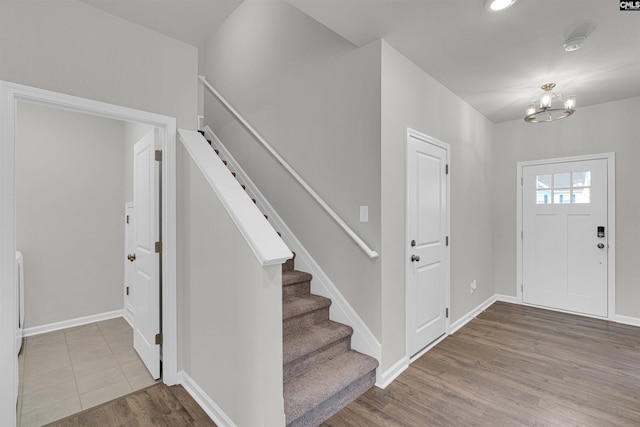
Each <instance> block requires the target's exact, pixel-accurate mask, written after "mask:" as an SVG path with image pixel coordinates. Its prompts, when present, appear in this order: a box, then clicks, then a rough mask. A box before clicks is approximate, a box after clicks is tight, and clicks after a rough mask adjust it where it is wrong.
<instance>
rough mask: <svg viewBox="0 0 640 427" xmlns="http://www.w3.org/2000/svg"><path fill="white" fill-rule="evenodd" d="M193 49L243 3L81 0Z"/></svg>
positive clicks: (235, 0)
mask: <svg viewBox="0 0 640 427" xmlns="http://www.w3.org/2000/svg"><path fill="white" fill-rule="evenodd" d="M79 1H81V2H82V3H86V4H88V5H90V6H93V7H95V8H98V9H101V10H103V11H105V12H107V13H110V14H112V15H115V16H119V17H120V18H123V19H126V20H127V21H131V22H134V23H136V24H138V25H141V26H143V27H146V28H149V29H151V30H154V31H156V32H158V33H160V34H164V35H166V36H169V37H171V38H174V39H176V40H180V41H181V42H184V43H187V44H190V45H192V46H196V47H197V46H200V45H201V44H202V42H204V41H205V40H206V39H207V38H208V37H209V36H210V35H211V34H213V32H214V31H215V29H216V28H217V27H218V25H220V24H222V22H224V20H225V19H227V17H228V16H229V15H231V13H233V11H234V10H236V8H237V7H238V6H240V4H241V3H242V0H79Z"/></svg>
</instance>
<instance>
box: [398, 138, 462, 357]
mask: <svg viewBox="0 0 640 427" xmlns="http://www.w3.org/2000/svg"><path fill="white" fill-rule="evenodd" d="M411 137H413V138H415V139H418V140H421V141H422V142H424V143H426V144H432V145H435V146H437V147H440V148H442V149H443V150H445V151H446V152H447V165H450V164H451V146H450V145H449V144H447V143H446V142H443V141H440V140H439V139H436V138H433V137H431V136H429V135H426V134H424V133H422V132H419V131H417V130H414V129H411V128H409V127H407V136H406V140H405V144H404V150H405V152H404V162H405V163H404V166H405V185H404V198H405V230H404V234H405V239H404V242H405V252H404V256H405V258H404V262H405V281H404V294H405V310H404V311H405V331H404V334H405V335H404V339H405V354H406V357H409V358H411V359H410V361H411V362H413V361H414V360H417V359H418V358H420V357H421V356H422V355H423V354H425V353H426V352H427V351H429V350H430V349H431V348H433V347H434V346H435V345H436V344H438V343H439V342H440V341H442V340H443V339H444V338H446V337H447V336H448V335H449V329H450V327H451V245H448V246H447V247H446V252H445V256H446V257H447V269H446V274H445V276H446V277H445V280H446V284H445V287H446V289H445V300H446V301H445V305H446V307H447V308H448V309H449V316H447V318H446V319H445V328H444V334H443V335H442V336H441V337H439V338H437V339H436V340H435V341H433V342H431V343H429V344H428V345H427V346H426V347H425V348H424V349H422V350H420V351H419V352H418V353H416V354H415V355H413V356H412V355H411V354H410V350H409V303H410V301H409V298H408V292H407V287H408V282H409V277H410V275H411V271H412V270H411V268H412V266H411V262H409V259H410V257H411V246H409V244H408V242H410V241H411V236H410V235H409V168H408V167H407V162H408V160H409V157H408V156H409V138H411ZM446 176H447V178H446V179H447V214H446V218H445V222H446V225H445V228H446V234H447V236H451V229H450V227H451V180H450V179H449V178H448V177H449V175H448V174H447V175H446Z"/></svg>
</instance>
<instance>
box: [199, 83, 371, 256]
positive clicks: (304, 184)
mask: <svg viewBox="0 0 640 427" xmlns="http://www.w3.org/2000/svg"><path fill="white" fill-rule="evenodd" d="M199 79H200V81H201V82H202V83H203V84H204V85H205V87H206V88H207V89H209V91H211V93H213V94H214V95H215V96H216V98H218V100H219V101H220V102H222V104H223V105H224V106H225V107H226V108H227V109H228V110H229V111H230V112H231V113H232V114H233V115H234V116H235V117H236V119H238V121H239V122H240V123H242V125H243V126H244V127H245V128H246V129H247V130H248V131H249V132H251V134H252V135H253V136H254V137H255V138H256V139H257V140H258V142H260V144H262V146H263V147H264V148H265V149H266V150H267V151H268V152H269V153H270V154H271V155H272V156H273V158H274V159H276V161H277V162H278V163H280V165H281V166H282V167H283V168H285V169H286V170H287V172H289V173H290V174H291V176H293V178H294V179H295V180H296V181H298V183H299V184H300V185H301V186H302V188H304V189H305V190H306V191H307V192H308V193H309V194H310V195H311V197H313V199H314V200H315V201H316V202H318V204H319V205H320V206H322V208H323V209H324V210H325V211H326V212H327V213H328V214H329V216H330V217H331V218H333V220H334V221H335V222H336V223H337V224H338V225H339V226H340V227H341V228H342V229H343V230H344V231H345V233H347V235H348V236H349V237H351V239H353V241H354V242H356V244H357V245H358V246H360V248H361V249H362V250H363V251H364V252H365V253H366V254H367V256H369V258H377V257H378V252H376V251H374V250H373V249H371V248H370V247H369V246H368V245H367V244H366V243H365V242H364V241H363V240H362V239H361V238H360V236H358V235H357V234H356V233H355V232H354V231H353V230H352V229H351V227H349V226H348V225H347V223H346V222H344V220H343V219H342V218H340V216H338V214H337V213H336V212H335V211H334V210H333V209H331V206H329V205H328V204H327V203H326V202H325V201H324V200H323V199H322V197H320V195H319V194H318V193H316V192H315V190H314V189H313V188H311V186H310V185H309V184H307V182H306V181H305V180H304V179H303V178H302V177H301V176H300V175H299V174H298V173H297V172H296V171H295V170H294V169H293V168H292V167H291V166H290V165H289V164H288V163H287V162H286V161H285V160H284V159H283V158H282V157H281V156H280V154H278V152H277V151H276V150H275V149H274V148H273V147H272V146H271V145H270V144H269V143H268V142H267V141H266V140H265V139H264V138H263V137H262V136H261V135H260V134H259V133H258V131H256V130H255V129H254V128H253V126H251V125H250V124H249V122H247V121H246V120H245V119H244V117H242V116H241V115H240V113H238V111H236V109H235V108H233V106H232V105H231V104H230V103H229V101H227V100H226V99H225V98H224V97H223V96H222V95H221V94H220V92H218V91H217V90H216V89H215V88H214V87H213V86H212V85H211V84H210V83H209V82H208V81H207V79H206V78H205V76H199Z"/></svg>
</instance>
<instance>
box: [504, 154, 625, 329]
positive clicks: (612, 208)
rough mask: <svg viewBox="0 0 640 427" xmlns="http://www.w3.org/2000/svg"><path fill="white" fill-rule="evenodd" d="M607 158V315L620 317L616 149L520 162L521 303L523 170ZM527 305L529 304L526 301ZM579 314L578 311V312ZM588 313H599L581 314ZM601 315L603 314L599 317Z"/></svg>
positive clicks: (518, 251)
mask: <svg viewBox="0 0 640 427" xmlns="http://www.w3.org/2000/svg"><path fill="white" fill-rule="evenodd" d="M600 159H604V160H607V205H608V207H607V223H608V224H607V230H609V231H608V233H609V234H608V237H607V240H608V243H609V251H608V257H609V258H608V270H607V281H608V284H607V285H608V296H607V299H608V305H607V319H609V320H611V321H615V320H616V194H615V193H616V181H615V179H616V171H615V167H616V153H601V154H587V155H583V156H572V157H560V158H554V159H543V160H532V161H526V162H518V163H517V181H516V184H517V188H518V190H517V197H516V204H517V205H516V206H517V208H516V209H517V211H516V218H517V220H516V224H517V225H516V227H517V228H516V279H517V281H516V298H517V300H518V302H519V303H520V304H523V301H522V263H523V260H522V255H523V247H522V234H521V233H522V213H523V209H522V176H523V175H522V173H523V168H524V167H525V166H537V165H546V164H552V163H565V162H576V161H583V160H600ZM525 305H527V304H525ZM550 310H555V311H562V310H557V309H550ZM574 314H576V313H574ZM580 315H581V316H586V317H596V316H588V315H584V314H580ZM597 318H599V319H601V317H597Z"/></svg>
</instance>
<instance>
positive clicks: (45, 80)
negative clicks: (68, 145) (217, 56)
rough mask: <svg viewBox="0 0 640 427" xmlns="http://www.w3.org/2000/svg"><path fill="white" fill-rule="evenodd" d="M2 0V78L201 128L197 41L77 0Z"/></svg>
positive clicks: (0, 59)
mask: <svg viewBox="0 0 640 427" xmlns="http://www.w3.org/2000/svg"><path fill="white" fill-rule="evenodd" d="M0 2H1V8H2V14H0V79H2V80H5V81H10V82H14V83H20V84H24V85H28V86H34V87H38V88H42V89H48V90H52V91H56V92H61V93H66V94H70V95H76V96H80V97H83V98H89V99H94V100H98V101H104V102H108V103H111V104H116V105H123V106H127V107H131V108H136V109H139V110H143V111H149V112H154V113H159V114H164V115H166V116H170V117H176V118H177V123H178V127H181V128H186V129H195V128H196V123H197V122H196V116H197V100H198V98H197V74H198V59H197V49H195V48H194V47H192V46H188V45H186V44H184V43H181V42H178V41H176V40H173V39H170V38H168V37H166V36H163V35H160V34H158V33H156V32H153V31H150V30H148V29H146V28H143V27H140V26H138V25H135V24H133V23H131V22H129V21H125V20H124V19H121V18H117V17H115V16H113V15H109V14H107V13H106V12H103V11H101V10H98V9H96V8H94V7H91V6H88V5H86V4H84V3H81V2H78V1H75V0H29V1H20V0H0Z"/></svg>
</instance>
